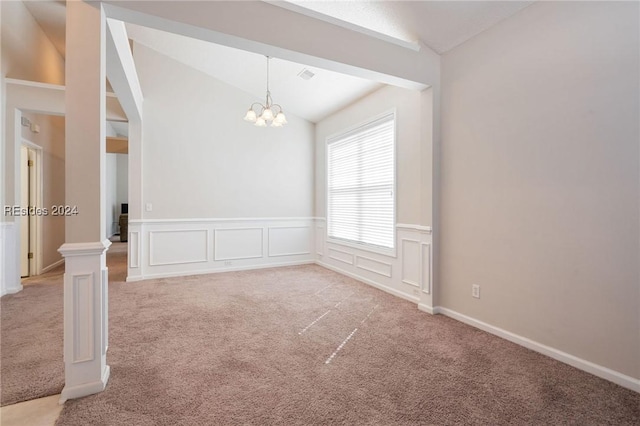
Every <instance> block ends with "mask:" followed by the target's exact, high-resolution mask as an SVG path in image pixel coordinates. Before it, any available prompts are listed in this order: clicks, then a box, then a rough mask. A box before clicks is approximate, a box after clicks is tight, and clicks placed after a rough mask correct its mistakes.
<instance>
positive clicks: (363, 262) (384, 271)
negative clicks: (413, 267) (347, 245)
mask: <svg viewBox="0 0 640 426" xmlns="http://www.w3.org/2000/svg"><path fill="white" fill-rule="evenodd" d="M356 267H358V268H359V269H364V270H365V271H369V272H373V273H375V274H378V275H382V276H383V277H388V278H391V271H392V266H391V264H390V263H387V262H381V261H379V260H375V259H372V258H370V257H365V256H361V255H358V256H356Z"/></svg>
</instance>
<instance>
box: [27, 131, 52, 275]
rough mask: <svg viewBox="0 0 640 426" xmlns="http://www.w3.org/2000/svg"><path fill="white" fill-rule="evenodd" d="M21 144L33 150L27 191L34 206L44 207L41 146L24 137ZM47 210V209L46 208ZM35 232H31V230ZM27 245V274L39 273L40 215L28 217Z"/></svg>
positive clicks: (40, 248)
mask: <svg viewBox="0 0 640 426" xmlns="http://www.w3.org/2000/svg"><path fill="white" fill-rule="evenodd" d="M21 145H22V146H25V147H26V148H28V149H31V150H33V151H34V152H35V159H34V165H33V167H34V170H33V173H34V179H33V181H31V179H29V193H30V194H31V193H32V192H33V193H35V204H34V207H36V208H43V207H45V206H44V205H43V204H44V193H43V187H44V182H43V173H42V152H43V150H42V147H41V146H40V145H37V144H35V143H33V142H31V141H30V140H28V139H26V138H22V141H21ZM47 210H48V209H47ZM32 229H33V230H34V231H35V232H31V230H32ZM29 231H30V232H29V247H30V249H31V252H32V253H33V259H32V260H33V262H29V276H30V277H32V276H34V275H40V274H41V273H42V215H39V214H36V215H33V216H30V217H29Z"/></svg>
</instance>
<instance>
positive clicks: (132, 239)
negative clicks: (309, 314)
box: [128, 231, 140, 268]
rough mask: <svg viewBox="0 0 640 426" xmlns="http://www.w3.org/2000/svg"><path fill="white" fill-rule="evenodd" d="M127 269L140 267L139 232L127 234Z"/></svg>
mask: <svg viewBox="0 0 640 426" xmlns="http://www.w3.org/2000/svg"><path fill="white" fill-rule="evenodd" d="M128 242H129V268H139V267H140V232H139V231H133V232H129V237H128Z"/></svg>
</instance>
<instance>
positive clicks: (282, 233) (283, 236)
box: [268, 226, 312, 257]
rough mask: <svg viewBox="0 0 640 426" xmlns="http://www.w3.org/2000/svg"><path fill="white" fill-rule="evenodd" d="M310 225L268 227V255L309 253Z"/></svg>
mask: <svg viewBox="0 0 640 426" xmlns="http://www.w3.org/2000/svg"><path fill="white" fill-rule="evenodd" d="M310 232H311V227H310V226H272V227H269V251H268V255H269V256H270V257H275V256H295V255H299V254H311V249H310V247H311V246H310V243H311V238H312V237H311V235H310Z"/></svg>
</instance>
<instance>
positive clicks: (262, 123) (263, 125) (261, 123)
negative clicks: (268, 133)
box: [256, 117, 267, 127]
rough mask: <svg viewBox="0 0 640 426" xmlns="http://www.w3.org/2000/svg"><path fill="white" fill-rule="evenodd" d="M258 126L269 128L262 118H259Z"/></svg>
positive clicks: (257, 120)
mask: <svg viewBox="0 0 640 426" xmlns="http://www.w3.org/2000/svg"><path fill="white" fill-rule="evenodd" d="M256 126H258V127H267V122H266V121H265V120H264V118H262V117H258V118H257V119H256Z"/></svg>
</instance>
